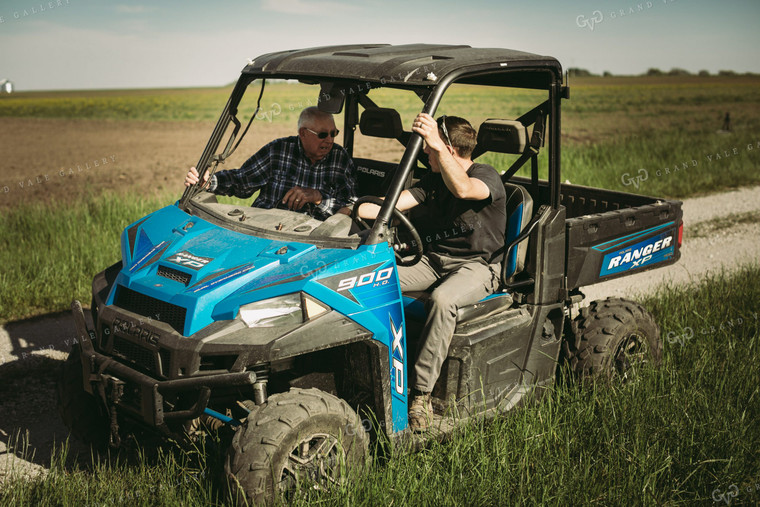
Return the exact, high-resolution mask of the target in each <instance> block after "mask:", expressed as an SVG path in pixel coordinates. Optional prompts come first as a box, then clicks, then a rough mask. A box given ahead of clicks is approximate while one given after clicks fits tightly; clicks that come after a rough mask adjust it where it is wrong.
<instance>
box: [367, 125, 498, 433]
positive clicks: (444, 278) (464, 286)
mask: <svg viewBox="0 0 760 507" xmlns="http://www.w3.org/2000/svg"><path fill="white" fill-rule="evenodd" d="M412 131H414V132H416V133H417V134H420V135H421V136H422V137H423V138H424V139H425V153H427V154H428V156H429V158H430V167H431V169H432V172H431V173H429V174H426V175H425V176H424V177H423V178H422V179H420V181H419V182H418V183H416V184H415V185H414V186H413V187H412V188H410V189H408V190H404V191H403V192H402V193H401V196H400V197H399V200H398V202H397V203H396V208H398V209H400V210H401V211H404V210H408V209H411V208H413V207H415V206H417V205H419V204H425V206H426V208H427V213H426V215H425V219H424V221H423V222H422V223H416V224H415V225H417V228H418V229H419V232H420V233H421V236H422V238H424V239H423V241H425V242H426V243H427V245H426V246H427V252H426V254H425V255H423V256H422V260H421V261H420V262H419V263H418V264H416V265H414V266H407V267H404V266H400V267H399V268H398V273H399V279H400V281H401V290H402V291H403V292H406V291H423V290H430V291H431V293H430V299H429V300H428V302H427V307H426V310H427V320H426V321H425V327H424V328H423V330H422V333H421V336H420V346H419V354H418V355H417V362H416V363H415V365H414V373H415V376H414V379H413V384H412V385H413V387H414V389H413V390H412V399H411V401H410V404H409V427H410V428H411V429H412V430H413V431H423V430H426V429H427V428H428V425H429V423H430V420H431V418H432V416H433V407H432V403H431V398H430V395H431V392H432V391H433V386H435V382H436V380H437V379H438V376H439V375H440V373H441V366H442V365H443V361H444V360H445V359H446V355H447V354H448V349H449V344H450V343H451V339H452V337H453V335H454V329H455V328H456V316H457V309H458V308H459V307H461V306H465V305H468V304H472V303H475V302H477V301H479V300H481V299H482V298H484V297H485V296H487V295H488V294H490V293H492V292H494V291H495V290H496V289H497V288H498V285H499V275H498V273H499V266H498V259H497V258H496V256H495V254H496V252H497V251H498V250H499V249H500V248H501V247H502V246H503V245H504V232H505V229H506V193H505V191H504V185H503V184H502V182H501V178H500V177H499V173H497V172H496V170H495V169H494V168H493V167H491V166H489V165H485V164H477V163H474V162H473V161H472V159H471V155H472V151H473V149H474V148H475V145H476V143H477V134H476V132H475V129H473V127H472V125H470V123H469V122H468V121H467V120H465V119H463V118H458V117H455V116H449V117H446V116H443V117H441V118H439V119H438V121H436V120H434V119H433V117H431V116H430V115H428V114H424V113H421V114H419V115H418V116H417V118H416V119H415V120H414V124H413V126H412ZM379 209H380V208H379V206H377V205H375V204H370V203H366V204H362V206H361V209H359V210H357V211H358V212H359V216H361V217H363V218H375V217H376V216H377V213H378V211H379Z"/></svg>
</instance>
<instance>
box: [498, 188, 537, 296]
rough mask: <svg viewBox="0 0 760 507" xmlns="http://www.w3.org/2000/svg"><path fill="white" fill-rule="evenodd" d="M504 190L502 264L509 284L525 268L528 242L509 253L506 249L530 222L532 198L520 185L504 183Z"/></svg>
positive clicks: (520, 244) (523, 242) (521, 243)
mask: <svg viewBox="0 0 760 507" xmlns="http://www.w3.org/2000/svg"><path fill="white" fill-rule="evenodd" d="M504 190H505V192H506V194H507V230H506V234H505V239H504V245H505V252H504V256H503V258H502V263H505V265H506V271H505V275H504V277H505V278H506V281H508V282H509V281H512V278H513V277H514V276H515V275H516V274H517V273H519V272H520V271H522V270H523V268H524V267H525V258H526V256H527V253H528V241H527V240H526V241H522V242H520V243H519V244H518V245H517V246H516V247H514V248H512V250H510V251H506V247H508V246H509V244H510V243H512V241H514V240H515V239H516V238H517V236H519V235H520V232H522V230H523V229H524V228H525V226H526V225H527V224H528V222H530V219H531V217H532V216H533V198H532V197H531V196H530V194H529V193H528V191H527V190H525V188H524V187H522V186H520V185H515V184H512V183H504Z"/></svg>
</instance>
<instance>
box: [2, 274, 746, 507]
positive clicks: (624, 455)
mask: <svg viewBox="0 0 760 507" xmlns="http://www.w3.org/2000/svg"><path fill="white" fill-rule="evenodd" d="M758 301H760V266H757V265H752V266H745V267H743V268H742V269H740V270H739V271H737V272H735V273H733V274H727V273H718V274H714V275H711V276H708V277H706V278H705V279H704V280H703V281H701V282H700V283H692V284H690V285H687V286H680V287H673V286H665V287H662V288H661V289H660V290H659V291H658V292H656V293H655V294H653V295H650V296H647V297H645V298H643V301H642V303H643V304H644V305H645V306H646V307H648V308H649V309H650V310H651V311H652V313H653V314H654V315H655V317H656V320H657V322H658V323H659V325H660V327H661V329H662V334H663V339H664V341H665V350H664V357H663V363H662V365H661V367H660V368H658V369H654V368H645V369H643V370H642V371H641V372H640V375H639V377H637V378H636V379H635V380H633V381H630V382H628V383H617V382H614V383H609V382H601V381H600V382H596V383H576V382H573V381H566V382H561V383H558V384H555V385H554V386H553V387H551V388H549V389H547V390H546V392H545V394H544V396H543V398H542V399H541V400H540V401H537V402H536V403H532V404H529V405H528V406H526V407H522V408H519V409H516V410H513V411H511V412H509V413H507V414H505V415H502V416H499V417H497V418H495V419H491V420H486V421H483V420H480V421H474V422H470V423H468V424H466V425H464V426H463V427H462V428H461V429H460V430H459V431H457V432H456V433H455V434H454V435H452V436H451V438H449V439H448V440H446V441H444V442H436V441H432V442H430V444H429V445H428V446H427V447H426V448H425V449H424V450H422V451H420V452H415V453H410V452H405V451H403V450H396V451H394V452H393V453H392V455H391V457H390V459H388V460H379V459H376V460H374V462H373V463H372V465H371V466H370V467H369V468H368V469H367V470H366V471H364V472H363V473H362V475H361V476H360V477H359V478H358V479H357V480H355V481H353V482H351V483H350V484H347V485H344V486H343V487H341V488H339V489H337V490H335V491H316V490H308V492H307V494H306V496H305V497H303V498H298V499H296V500H295V501H294V502H293V505H408V504H423V505H543V504H551V505H587V504H600V505H631V504H634V505H638V504H645V505H660V504H665V505H692V504H694V503H696V502H703V503H706V504H710V505H712V504H713V499H714V497H715V496H714V495H720V494H722V493H724V492H726V491H728V489H729V488H730V487H731V486H732V485H735V487H736V488H738V491H739V493H738V496H737V497H735V499H734V500H735V502H736V503H740V504H744V505H748V504H757V503H760V489H758V488H760V454H759V452H758V449H760V427H759V426H758V425H757V420H758V418H759V417H760V387H759V386H758V383H757V379H758V377H759V374H760V371H759V370H760V367H759V366H758V365H759V364H760V320H759V319H760V315H758V312H760V308H759V307H758V303H757V302H758ZM64 461H65V460H61V459H59V460H54V462H53V467H52V469H51V473H50V474H48V475H47V476H45V477H39V478H37V479H32V480H27V481H25V480H22V479H15V480H11V481H10V482H9V483H6V485H5V487H4V488H3V489H2V491H1V492H0V504H3V505H7V504H9V503H11V504H35V505H36V504H40V505H48V504H56V505H58V504H66V505H72V504H79V503H87V504H93V503H96V504H103V503H105V504H115V505H135V504H138V505H139V504H143V505H144V504H151V505H178V504H182V505H207V504H209V503H219V504H221V503H224V500H223V498H224V491H225V487H226V486H225V485H224V484H223V482H222V483H220V481H221V478H220V477H219V476H218V475H215V472H218V469H219V467H220V466H221V460H220V459H219V458H218V457H217V458H213V457H212V459H211V461H209V462H207V461H205V460H204V459H203V458H202V457H201V456H199V455H196V454H194V453H191V454H189V455H182V454H181V453H180V454H172V453H163V454H162V453H159V454H158V456H157V457H153V458H147V457H145V456H142V455H141V456H138V459H137V460H136V462H133V463H132V465H131V466H126V465H124V464H122V463H119V462H116V463H114V462H113V461H110V462H96V463H95V465H94V466H93V467H92V469H90V470H86V469H80V468H76V467H75V468H73V469H72V468H71V467H67V466H66V465H65V464H64Z"/></svg>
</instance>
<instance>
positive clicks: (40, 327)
mask: <svg viewBox="0 0 760 507" xmlns="http://www.w3.org/2000/svg"><path fill="white" fill-rule="evenodd" d="M51 128H54V129H56V131H57V132H59V133H60V136H58V137H56V138H55V139H53V140H51V138H50V136H49V135H48V136H43V137H39V130H40V129H43V130H44V129H47V130H48V131H49V130H50V129H51ZM210 128H211V127H210V126H209V125H205V124H176V125H172V124H164V123H144V124H138V123H137V122H135V123H127V124H124V123H121V124H118V125H117V124H115V123H110V122H95V121H83V122H77V121H73V120H65V121H64V120H8V119H0V132H3V136H4V137H5V138H6V139H10V140H11V141H12V142H11V144H6V143H5V140H4V143H3V145H4V146H5V148H3V149H2V150H0V160H5V165H4V166H3V167H2V170H1V171H0V194H3V195H2V198H0V209H1V208H3V207H4V206H12V205H14V204H16V203H17V202H20V201H21V200H28V199H39V200H43V201H48V200H50V199H61V200H65V199H70V198H72V196H76V195H77V194H79V193H81V192H83V191H84V190H83V188H82V187H83V184H84V183H85V182H86V187H87V188H89V189H90V190H89V191H93V190H94V191H98V190H100V189H105V188H118V187H120V186H124V187H131V188H135V187H136V188H141V189H144V190H145V191H151V190H153V189H154V185H151V184H150V181H153V182H155V181H158V182H160V185H167V186H168V185H173V186H177V187H178V188H180V187H179V184H178V183H177V181H176V177H177V172H178V171H177V168H178V167H179V168H181V167H185V166H187V165H188V164H192V163H193V157H197V155H198V146H199V145H202V144H203V143H205V139H206V136H207V135H208V132H209V131H210ZM283 135H284V134H283ZM43 139H45V140H46V141H49V142H50V143H51V144H52V145H53V146H52V148H51V149H49V150H47V151H46V150H37V152H36V154H35V153H34V152H32V151H30V150H32V148H34V147H35V146H37V147H38V145H39V144H40V143H42V142H43ZM14 142H15V143H17V144H16V145H15V146H16V149H13V150H12V152H11V151H7V150H10V148H8V146H13V144H12V143H14ZM19 145H23V146H22V148H24V147H26V148H27V149H26V150H25V149H20V148H19ZM167 147H168V148H167ZM20 152H23V153H25V154H24V155H23V156H22V157H21V158H19V155H18V154H19V153H20ZM111 156H114V160H112V161H111V162H108V159H109V158H110V157H111ZM14 157H16V158H14ZM35 157H36V158H35ZM103 158H105V159H106V164H102V163H101V164H99V165H98V166H97V167H95V166H94V161H95V160H99V159H100V162H102V159H103ZM88 161H89V162H88ZM90 162H92V163H90ZM83 164H89V166H90V169H89V170H90V171H91V172H90V173H89V174H87V173H84V174H83V173H79V174H72V175H69V174H65V175H64V176H60V173H59V171H61V170H64V172H66V171H67V170H68V168H69V167H75V166H76V165H79V166H80V167H81V166H83ZM46 174H47V175H48V180H47V181H44V175H46ZM39 175H42V177H43V178H42V179H43V181H42V182H39V183H38V182H37V180H36V179H34V180H32V178H33V177H34V178H37V177H38V176H39ZM151 178H153V179H152V180H151ZM29 181H32V184H31V185H26V184H27V183H28V182H29ZM19 182H25V183H24V185H26V186H24V185H19ZM13 185H15V187H14V186H13ZM4 186H5V187H7V188H8V189H9V190H8V191H7V192H3V187H4ZM683 209H684V222H685V233H684V234H685V237H684V245H683V248H682V250H681V252H682V258H681V261H680V262H679V263H677V264H675V265H673V266H671V267H668V268H662V269H658V270H654V271H651V272H647V273H642V274H639V275H635V276H629V277H625V278H622V279H620V280H613V281H610V282H606V283H604V284H599V285H596V286H593V287H589V288H588V289H587V290H586V295H587V298H588V299H589V300H592V299H598V298H603V297H606V296H611V295H617V296H624V297H631V296H634V295H636V294H641V293H645V292H647V291H650V290H652V289H653V288H654V287H655V286H657V285H658V284H660V283H662V282H663V281H668V280H670V281H673V282H675V283H679V282H684V281H688V280H698V279H699V278H700V277H702V276H703V275H704V274H705V273H707V272H708V271H713V270H718V269H721V268H722V267H725V268H727V269H732V268H733V267H735V266H736V265H737V264H739V263H742V262H747V261H753V262H757V261H758V258H760V256H759V255H758V252H759V251H760V223H759V222H760V186H758V187H752V188H745V189H740V190H736V191H732V192H727V193H724V194H719V195H712V196H707V197H699V198H694V199H688V200H686V201H684V206H683ZM732 214H735V215H736V216H733V217H731V216H730V215H732ZM727 217H728V218H727ZM693 232H697V233H698V235H697V236H696V237H695V236H694V235H693V234H692V233H693ZM73 338H74V327H73V321H72V319H71V317H70V316H69V315H68V314H55V315H47V316H43V317H38V318H34V319H29V320H24V321H18V322H11V323H8V324H7V325H5V326H2V327H0V481H2V478H3V477H5V476H7V475H8V474H10V473H14V471H16V472H19V473H24V474H30V475H33V474H36V473H40V472H41V471H43V470H45V469H46V468H47V467H49V464H50V455H51V449H53V447H54V444H56V443H60V442H63V441H64V440H65V439H66V438H67V435H68V432H67V430H66V429H65V427H64V426H63V425H62V423H61V422H60V419H59V417H58V414H57V412H56V410H55V379H56V377H57V370H58V368H59V366H60V364H61V362H62V361H63V360H64V359H65V357H66V355H67V352H68V350H69V348H70V346H71V343H72V341H73ZM72 450H74V451H78V450H83V451H85V452H84V454H85V455H88V454H89V453H88V452H87V451H86V449H83V447H81V446H79V445H78V444H76V443H73V444H72Z"/></svg>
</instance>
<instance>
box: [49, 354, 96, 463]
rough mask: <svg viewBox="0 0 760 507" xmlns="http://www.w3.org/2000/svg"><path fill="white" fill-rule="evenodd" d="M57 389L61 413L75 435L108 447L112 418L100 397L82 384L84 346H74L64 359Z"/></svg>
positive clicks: (83, 440) (84, 440) (59, 411)
mask: <svg viewBox="0 0 760 507" xmlns="http://www.w3.org/2000/svg"><path fill="white" fill-rule="evenodd" d="M56 392H57V395H58V403H57V404H58V413H59V414H60V416H61V419H63V422H64V424H65V425H66V427H67V428H69V431H71V433H72V434H73V435H74V437H76V438H77V440H80V441H82V442H84V443H86V444H90V445H92V446H93V447H95V448H98V449H101V448H105V447H106V445H107V444H108V432H109V425H108V419H107V418H106V417H105V415H104V414H103V411H102V410H101V407H100V404H99V403H98V400H97V399H95V398H94V397H93V396H92V395H91V394H89V393H87V392H86V391H85V390H84V388H83V387H82V362H81V350H80V348H79V346H78V345H74V346H73V347H72V348H71V352H70V353H69V357H68V358H66V361H65V362H64V363H63V367H62V368H61V376H60V378H59V379H58V384H57V385H56Z"/></svg>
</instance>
